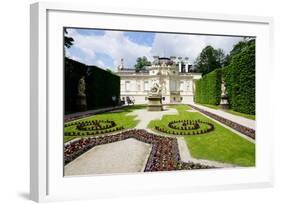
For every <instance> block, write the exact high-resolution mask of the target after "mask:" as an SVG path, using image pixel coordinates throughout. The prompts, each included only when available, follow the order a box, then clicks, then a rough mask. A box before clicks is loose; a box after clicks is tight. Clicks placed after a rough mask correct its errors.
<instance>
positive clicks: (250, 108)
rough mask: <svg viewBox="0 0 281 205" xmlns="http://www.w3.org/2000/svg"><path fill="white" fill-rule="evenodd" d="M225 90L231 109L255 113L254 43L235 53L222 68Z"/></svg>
mask: <svg viewBox="0 0 281 205" xmlns="http://www.w3.org/2000/svg"><path fill="white" fill-rule="evenodd" d="M223 76H224V79H225V81H226V90H227V93H228V97H229V103H230V106H231V109H232V110H235V111H237V112H241V113H246V114H252V115H254V114H255V45H251V46H248V47H246V48H245V49H244V50H243V51H242V52H240V53H238V54H237V55H235V56H234V57H233V58H232V60H231V62H230V65H229V66H227V67H225V68H223Z"/></svg>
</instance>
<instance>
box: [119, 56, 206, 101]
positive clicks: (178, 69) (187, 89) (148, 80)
mask: <svg viewBox="0 0 281 205" xmlns="http://www.w3.org/2000/svg"><path fill="white" fill-rule="evenodd" d="M191 68H192V65H190V64H189V63H188V58H185V59H183V60H182V58H181V57H178V58H176V57H173V56H172V57H170V58H166V57H163V58H160V57H158V56H155V57H154V61H153V62H152V65H151V66H146V67H145V69H143V70H142V71H139V72H136V71H135V69H132V68H124V64H123V59H121V64H120V65H119V66H118V68H117V69H118V70H117V73H116V74H117V75H119V76H120V79H121V87H120V89H121V94H120V97H121V100H124V101H126V99H128V98H129V99H131V100H132V101H134V103H135V104H146V103H147V102H148V100H147V97H148V94H149V91H150V89H151V88H152V86H153V85H154V84H155V83H157V84H158V85H160V86H161V88H162V103H163V104H170V103H171V104H173V103H190V102H193V93H194V89H195V83H194V82H195V80H197V79H200V78H201V74H200V73H194V72H191Z"/></svg>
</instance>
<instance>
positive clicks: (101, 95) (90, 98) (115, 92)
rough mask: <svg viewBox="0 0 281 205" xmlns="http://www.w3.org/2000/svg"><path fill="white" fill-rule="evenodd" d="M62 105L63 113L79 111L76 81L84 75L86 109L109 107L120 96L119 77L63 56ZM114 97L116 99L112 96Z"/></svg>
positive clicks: (114, 103)
mask: <svg viewBox="0 0 281 205" xmlns="http://www.w3.org/2000/svg"><path fill="white" fill-rule="evenodd" d="M64 65H65V66H64V106H65V114H68V113H73V112H77V111H80V110H79V108H78V107H77V104H76V100H77V92H78V82H79V79H81V77H82V76H85V82H86V91H85V92H86V96H87V109H88V110H91V109H96V108H101V107H110V106H115V105H117V104H118V101H119V98H120V77H119V76H117V75H114V74H113V73H111V72H109V71H106V70H103V69H101V68H99V67H97V66H87V65H85V64H83V63H80V62H77V61H75V60H72V59H69V58H65V62H64ZM113 96H115V97H116V101H113V100H112V97H113Z"/></svg>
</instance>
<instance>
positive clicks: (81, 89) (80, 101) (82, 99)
mask: <svg viewBox="0 0 281 205" xmlns="http://www.w3.org/2000/svg"><path fill="white" fill-rule="evenodd" d="M85 90H86V82H85V76H82V77H81V78H80V80H79V81H78V94H77V108H78V110H79V111H85V110H87V100H86V94H85Z"/></svg>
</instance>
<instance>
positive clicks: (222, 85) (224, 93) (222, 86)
mask: <svg viewBox="0 0 281 205" xmlns="http://www.w3.org/2000/svg"><path fill="white" fill-rule="evenodd" d="M221 96H227V92H226V88H225V82H224V80H222V81H221Z"/></svg>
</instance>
